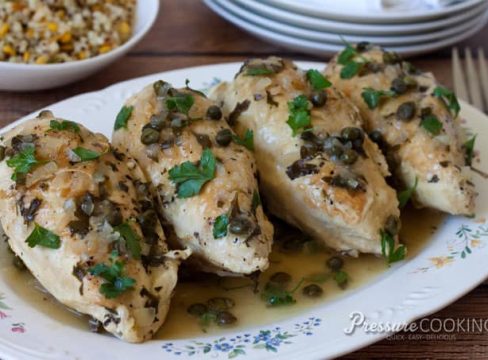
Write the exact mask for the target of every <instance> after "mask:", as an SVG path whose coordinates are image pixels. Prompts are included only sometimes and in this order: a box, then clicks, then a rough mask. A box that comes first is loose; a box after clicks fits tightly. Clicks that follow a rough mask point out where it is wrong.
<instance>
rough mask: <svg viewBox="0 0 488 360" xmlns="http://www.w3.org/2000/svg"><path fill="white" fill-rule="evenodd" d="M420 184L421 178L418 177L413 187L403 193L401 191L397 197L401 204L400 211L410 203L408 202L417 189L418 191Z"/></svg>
mask: <svg viewBox="0 0 488 360" xmlns="http://www.w3.org/2000/svg"><path fill="white" fill-rule="evenodd" d="M418 183H419V178H418V177H415V183H414V184H413V186H412V187H409V188H407V189H405V190H403V191H400V192H399V193H398V195H397V197H398V202H399V206H400V209H401V208H403V207H405V205H407V203H408V200H410V198H411V197H412V195H413V193H414V192H415V189H417V185H418Z"/></svg>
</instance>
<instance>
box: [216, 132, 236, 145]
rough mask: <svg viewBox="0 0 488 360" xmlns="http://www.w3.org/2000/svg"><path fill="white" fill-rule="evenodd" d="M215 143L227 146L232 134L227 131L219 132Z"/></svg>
mask: <svg viewBox="0 0 488 360" xmlns="http://www.w3.org/2000/svg"><path fill="white" fill-rule="evenodd" d="M215 141H217V144H219V145H220V146H227V145H229V144H230V142H231V141H232V132H231V131H230V130H229V129H223V130H220V131H219V132H218V133H217V136H216V137H215Z"/></svg>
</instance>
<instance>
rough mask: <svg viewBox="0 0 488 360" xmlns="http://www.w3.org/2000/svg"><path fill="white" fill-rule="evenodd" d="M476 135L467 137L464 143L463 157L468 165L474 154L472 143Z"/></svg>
mask: <svg viewBox="0 0 488 360" xmlns="http://www.w3.org/2000/svg"><path fill="white" fill-rule="evenodd" d="M476 136H477V135H474V136H473V137H472V138H471V139H469V140H468V141H466V142H465V143H464V146H463V147H464V151H465V155H464V159H465V161H466V165H468V166H471V164H472V162H473V155H474V143H475V141H476Z"/></svg>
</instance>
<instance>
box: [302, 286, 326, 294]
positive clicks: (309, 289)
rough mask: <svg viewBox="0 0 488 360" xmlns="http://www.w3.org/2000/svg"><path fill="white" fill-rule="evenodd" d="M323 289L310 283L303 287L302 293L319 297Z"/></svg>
mask: <svg viewBox="0 0 488 360" xmlns="http://www.w3.org/2000/svg"><path fill="white" fill-rule="evenodd" d="M323 292H324V290H322V288H321V287H320V286H318V285H317V284H310V285H307V286H305V287H304V288H303V295H305V296H308V297H320V296H322V293H323Z"/></svg>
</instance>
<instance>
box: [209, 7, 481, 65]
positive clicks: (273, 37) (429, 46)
mask: <svg viewBox="0 0 488 360" xmlns="http://www.w3.org/2000/svg"><path fill="white" fill-rule="evenodd" d="M204 2H205V4H207V6H208V7H210V8H211V9H212V10H213V11H214V12H216V13H218V14H219V15H220V16H222V17H223V18H225V19H226V20H228V21H229V22H231V23H233V24H234V25H237V26H238V27H240V28H242V29H243V30H246V31H247V32H249V33H251V34H253V35H255V36H256V37H258V38H261V39H263V40H265V41H268V42H270V43H273V44H275V45H278V46H282V47H285V48H288V49H292V50H296V51H299V52H303V53H307V54H311V55H314V56H331V55H333V54H335V53H337V52H338V51H340V50H341V49H342V48H343V45H338V44H335V43H329V42H325V41H312V40H306V39H301V38H297V37H293V36H290V35H286V34H281V33H277V32H275V31H271V30H268V29H266V28H264V27H262V26H258V25H256V24H252V23H250V22H248V21H246V20H244V19H242V18H240V17H239V16H236V15H234V14H232V13H230V12H229V11H227V10H226V9H224V8H223V7H221V6H220V5H219V4H218V3H217V2H215V0H204ZM487 21H488V13H486V12H485V13H484V15H483V17H482V18H481V20H480V21H479V22H478V24H476V25H474V26H472V27H471V28H470V29H468V30H466V31H464V32H462V33H458V34H456V35H454V36H451V37H449V38H446V39H441V40H434V41H430V42H425V43H422V44H415V45H410V46H388V50H390V51H396V52H397V53H399V54H402V55H403V56H414V55H420V54H425V53H429V52H432V51H435V50H438V49H441V48H443V47H447V46H450V45H453V44H455V43H457V42H459V41H462V40H464V39H467V38H469V37H470V36H471V35H473V34H475V33H477V32H478V31H479V30H481V29H482V28H483V26H484V25H485V24H486V23H487Z"/></svg>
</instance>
